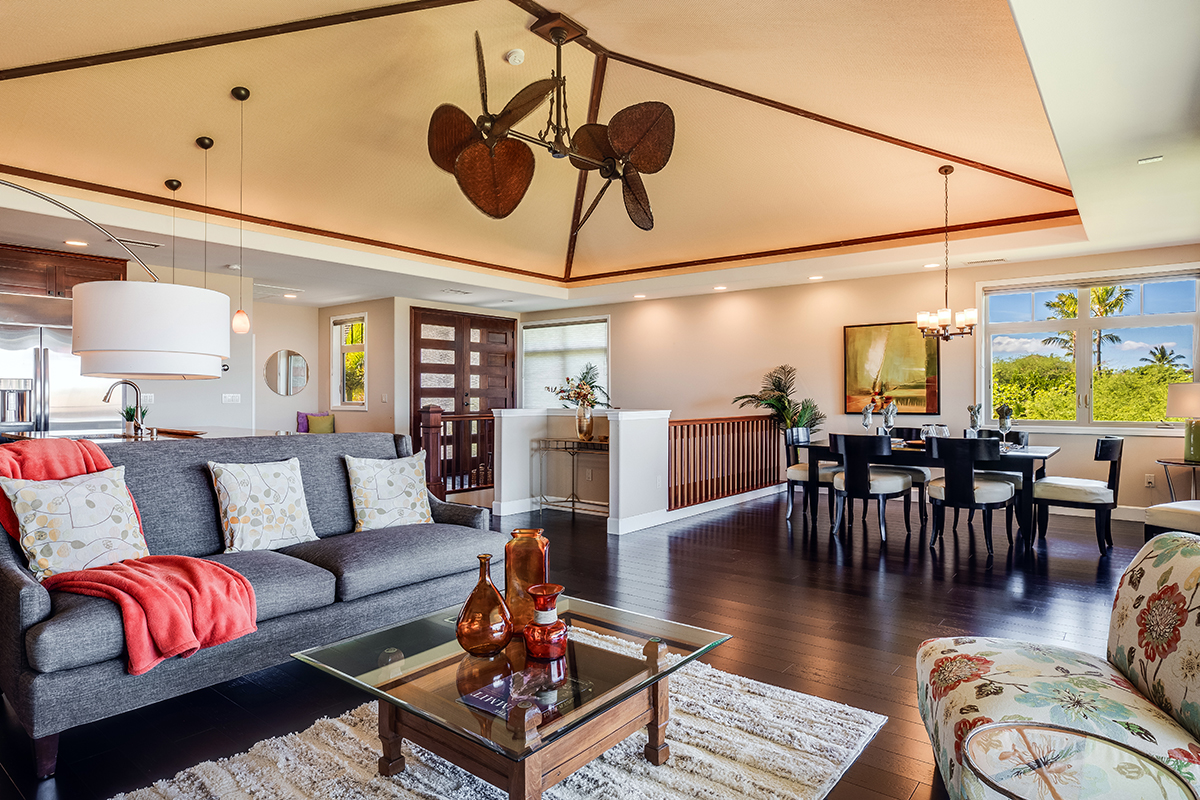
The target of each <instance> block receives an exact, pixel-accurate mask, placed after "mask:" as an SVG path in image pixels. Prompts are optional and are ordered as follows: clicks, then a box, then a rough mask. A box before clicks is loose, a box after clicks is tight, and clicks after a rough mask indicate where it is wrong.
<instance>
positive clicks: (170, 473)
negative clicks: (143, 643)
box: [0, 433, 506, 777]
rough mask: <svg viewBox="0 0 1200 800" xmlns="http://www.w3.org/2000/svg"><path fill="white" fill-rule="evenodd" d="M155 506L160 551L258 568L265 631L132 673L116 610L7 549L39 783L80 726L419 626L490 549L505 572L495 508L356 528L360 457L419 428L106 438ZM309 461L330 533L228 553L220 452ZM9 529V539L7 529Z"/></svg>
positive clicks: (20, 710)
mask: <svg viewBox="0 0 1200 800" xmlns="http://www.w3.org/2000/svg"><path fill="white" fill-rule="evenodd" d="M104 452H105V453H106V454H107V455H108V456H109V458H110V459H111V460H112V462H113V465H114V466H124V467H125V480H126V482H127V484H128V486H129V489H130V492H131V493H132V494H133V496H134V498H135V500H136V501H137V503H138V507H139V508H140V510H141V515H142V526H143V530H144V532H145V535H146V543H147V545H148V547H149V550H150V552H151V553H152V554H159V555H161V554H176V555H187V556H199V557H204V558H211V559H213V560H214V561H220V562H222V563H224V564H226V565H228V566H230V567H232V568H233V569H235V570H237V571H238V572H239V573H241V574H242V575H244V576H245V577H246V578H247V579H248V580H249V581H250V584H251V585H252V586H253V587H254V591H255V595H256V598H257V601H258V630H257V631H256V632H255V633H252V634H250V635H248V636H244V637H242V638H240V639H237V640H234V641H232V642H228V643H226V644H222V645H218V646H216V647H211V648H207V649H204V650H200V651H199V652H197V653H196V654H195V655H193V656H191V657H190V658H186V659H180V658H173V659H169V660H167V661H165V662H163V663H162V664H159V665H158V666H156V667H155V668H154V669H152V670H151V671H150V672H148V673H146V674H145V675H140V676H133V675H129V674H128V673H127V672H126V661H125V656H124V652H125V638H124V629H123V626H122V623H121V615H120V612H119V610H118V609H117V606H116V604H114V603H112V602H110V601H108V600H103V599H100V598H95V597H87V596H84V595H77V594H70V593H67V592H48V591H46V589H44V588H43V587H42V585H41V584H40V583H38V582H37V581H36V580H34V578H33V576H32V574H31V573H30V572H29V570H28V568H27V567H26V566H25V559H24V556H23V555H22V554H21V553H20V551H19V549H18V547H17V546H16V543H15V542H12V541H11V539H10V540H9V545H8V546H0V689H3V691H4V695H5V696H6V697H7V698H8V701H9V703H11V705H12V707H13V709H14V710H15V711H16V715H17V717H18V719H19V720H20V721H21V724H22V725H23V726H24V727H25V730H26V731H27V732H28V733H29V735H30V736H31V737H32V738H33V741H34V753H35V757H36V760H37V765H36V766H37V772H38V776H39V777H46V776H48V775H50V774H52V773H53V772H54V769H55V761H56V758H57V751H58V735H59V733H61V732H62V731H64V730H67V729H68V728H72V727H74V726H76V725H82V724H85V723H88V722H92V721H95V720H99V719H103V718H105V717H110V716H113V715H115V714H120V713H122V712H125V711H130V710H132V709H135V708H139V707H141V706H146V705H150V704H151V703H155V702H157V701H159V700H164V699H167V698H170V697H174V696H176V695H180V694H184V693H186V692H191V691H194V690H196V689H201V688H203V687H206V686H211V685H213V684H216V683H221V682H223V681H228V680H232V679H234V678H237V677H239V676H241V675H244V674H246V673H249V672H253V671H255V670H259V669H263V668H265V667H269V666H272V665H275V664H280V663H282V662H284V661H286V660H287V659H288V657H289V654H290V653H293V652H295V651H297V650H302V649H304V648H308V647H314V646H317V645H322V644H328V643H330V642H334V641H337V640H340V639H343V638H346V637H348V636H352V635H355V634H358V633H362V632H366V631H370V630H374V629H376V628H380V627H384V626H386V625H390V624H395V623H400V622H404V621H406V620H409V619H413V618H415V617H418V616H421V615H424V614H427V613H429V612H431V611H435V610H437V609H438V608H442V607H444V606H448V605H451V604H453V603H456V602H460V601H462V600H464V599H465V598H466V596H467V594H468V593H469V592H470V590H471V588H472V586H473V585H474V583H475V581H476V579H477V574H478V561H477V560H476V559H475V556H476V554H478V553H493V554H494V555H495V556H496V562H500V563H496V562H493V563H496V567H495V569H496V574H498V575H500V576H502V575H503V569H504V568H503V562H502V557H503V554H504V544H505V542H506V537H504V536H502V535H501V534H499V533H495V532H492V531H490V530H488V526H489V522H490V520H489V515H488V512H487V511H486V510H484V509H482V508H475V507H472V506H463V505H456V504H452V503H442V502H439V501H438V500H437V499H436V498H434V497H432V496H431V497H430V503H431V505H432V507H433V509H432V510H433V518H434V520H435V522H434V523H433V524H424V525H407V526H400V527H394V528H386V529H382V530H374V531H362V532H360V533H354V532H353V531H354V513H353V508H352V504H351V499H350V486H349V478H348V476H347V473H346V467H345V463H344V461H343V458H342V457H343V456H344V455H352V456H357V457H359V458H396V457H397V456H408V455H411V454H412V449H411V442H410V440H409V438H408V437H407V436H393V435H392V434H388V433H339V434H328V435H319V436H315V435H314V436H279V437H254V438H239V439H205V440H200V439H197V440H179V441H157V442H125V443H114V444H109V445H105V447H104ZM293 456H294V457H296V458H298V459H299V460H300V470H301V474H302V476H303V479H304V490H305V496H306V499H307V501H308V510H309V514H310V516H311V518H312V524H313V529H314V530H315V531H316V533H317V536H318V537H320V538H319V540H318V541H316V542H306V543H303V544H299V545H292V546H290V547H286V548H283V549H282V550H280V551H270V550H262V551H253V552H245V553H229V554H225V553H223V552H222V551H223V550H224V544H223V541H222V534H221V525H220V521H219V518H218V515H217V505H216V496H215V493H214V491H213V487H212V482H211V479H210V475H209V471H208V467H207V462H208V461H210V460H212V461H222V462H238V463H251V462H264V461H282V460H284V459H288V458H292V457H293ZM5 538H6V539H7V538H9V537H5Z"/></svg>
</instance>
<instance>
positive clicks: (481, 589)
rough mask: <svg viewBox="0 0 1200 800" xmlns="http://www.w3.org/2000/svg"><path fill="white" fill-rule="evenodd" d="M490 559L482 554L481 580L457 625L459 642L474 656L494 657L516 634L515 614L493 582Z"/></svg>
mask: <svg viewBox="0 0 1200 800" xmlns="http://www.w3.org/2000/svg"><path fill="white" fill-rule="evenodd" d="M491 562H492V556H491V554H490V553H484V554H482V555H480V556H479V583H477V584H475V588H474V589H473V590H472V591H471V595H470V596H469V597H468V598H467V602H466V603H465V604H464V605H463V607H462V611H460V612H459V614H458V622H457V623H456V624H455V626H454V635H455V637H456V638H457V639H458V643H459V644H460V645H461V646H462V649H463V650H466V651H467V652H468V653H470V654H471V655H473V656H494V655H496V654H497V653H499V652H500V651H501V650H503V649H504V648H505V647H507V646H508V643H509V641H511V640H512V636H513V627H512V617H511V616H509V613H508V607H507V606H505V605H504V598H503V597H501V596H500V592H498V591H497V590H496V586H495V584H493V583H492V576H491Z"/></svg>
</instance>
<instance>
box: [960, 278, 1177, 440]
mask: <svg viewBox="0 0 1200 800" xmlns="http://www.w3.org/2000/svg"><path fill="white" fill-rule="evenodd" d="M1196 293H1197V280H1196V278H1195V277H1194V276H1191V275H1186V276H1178V275H1177V276H1173V277H1161V278H1147V277H1144V276H1133V277H1131V278H1130V279H1129V280H1113V279H1109V280H1105V281H1086V282H1085V281H1080V282H1071V283H1063V284H1061V285H1049V286H1038V287H1036V288H1023V289H1013V288H1009V287H1005V288H1003V289H1000V288H996V289H994V290H985V326H984V330H985V336H984V337H983V347H984V350H985V358H984V363H985V364H986V365H988V367H989V374H988V375H987V379H988V381H990V385H991V393H990V395H991V396H990V402H991V415H992V417H995V415H996V413H995V409H996V407H997V406H999V405H1001V404H1002V403H1007V404H1008V405H1009V406H1011V407H1012V409H1013V415H1014V417H1015V418H1017V419H1024V420H1057V421H1067V422H1072V423H1077V424H1078V423H1084V424H1091V423H1098V424H1112V423H1114V422H1119V423H1123V424H1124V423H1139V422H1140V423H1157V422H1159V421H1160V420H1161V419H1162V418H1163V416H1164V414H1165V412H1166V405H1167V384H1169V383H1180V382H1185V381H1191V380H1192V368H1193V366H1194V365H1195V354H1196V330H1197V325H1196V323H1197V315H1196V308H1197V295H1196Z"/></svg>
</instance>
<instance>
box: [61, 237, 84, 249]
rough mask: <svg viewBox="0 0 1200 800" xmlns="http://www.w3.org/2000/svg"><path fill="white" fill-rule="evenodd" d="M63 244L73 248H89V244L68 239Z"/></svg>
mask: <svg viewBox="0 0 1200 800" xmlns="http://www.w3.org/2000/svg"><path fill="white" fill-rule="evenodd" d="M63 244H69V245H71V247H87V242H81V241H79V240H78V239H67V240H66V241H65V242H63Z"/></svg>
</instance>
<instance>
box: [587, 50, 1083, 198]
mask: <svg viewBox="0 0 1200 800" xmlns="http://www.w3.org/2000/svg"><path fill="white" fill-rule="evenodd" d="M608 57H609V58H611V59H613V60H614V61H620V62H621V63H623V64H628V65H630V66H632V67H639V68H641V69H644V70H647V71H649V72H656V73H658V74H659V75H665V76H666V77H668V78H674V79H676V80H680V81H685V82H687V83H692V84H695V85H697V86H703V87H704V88H706V89H712V90H713V91H716V92H722V93H724V94H728V95H732V96H733V97H738V98H740V99H742V100H748V101H750V102H751V103H758V104H759V105H763V106H767V107H768V108H774V109H776V110H778V111H783V112H785V113H788V114H793V115H795V116H797V117H803V118H804V119H807V120H811V121H813V122H817V123H820V124H821V125H829V126H830V127H833V128H838V129H840V130H844V131H846V132H848V133H854V134H857V135H859V136H866V137H868V138H871V139H877V140H878V141H881V142H885V143H887V144H891V145H895V146H897V147H903V148H906V149H908V150H915V151H916V152H918V153H924V154H925V155H930V156H935V157H937V158H940V159H944V160H946V161H950V162H952V163H955V164H961V165H962V166H964V167H971V168H972V169H977V170H980V171H982V172H988V173H991V174H992V175H998V176H999V177H1001V178H1007V179H1009V180H1013V181H1017V182H1018V183H1024V184H1027V185H1029V186H1036V187H1037V188H1039V189H1045V190H1046V191H1048V192H1054V193H1056V194H1061V195H1064V196H1066V197H1074V195H1073V194H1072V192H1071V190H1070V189H1068V188H1066V187H1064V186H1056V185H1054V184H1052V183H1047V182H1046V181H1040V180H1038V179H1036V178H1030V177H1029V176H1027V175H1021V174H1019V173H1016V172H1012V171H1010V170H1006V169H1001V168H1000V167H993V166H992V165H990V164H984V163H983V162H981V161H975V160H973V159H970V158H965V157H963V156H957V155H954V154H953V153H947V152H945V151H943V150H937V149H934V148H932V147H926V146H925V145H922V144H918V143H917V142H910V141H907V140H905V139H899V138H897V137H895V136H889V135H888V134H886V133H880V132H879V131H873V130H871V129H869V128H863V127H861V126H859V125H853V124H851V123H849V122H842V121H841V120H838V119H834V118H833V117H826V116H824V115H823V114H817V113H816V112H814V111H808V110H806V109H803V108H797V107H796V106H790V105H788V104H787V103H781V102H779V101H778V100H772V99H771V98H769V97H762V96H761V95H756V94H752V93H750V92H745V91H742V90H741V89H735V88H733V87H732V86H725V85H724V84H721V83H716V82H715V81H710V80H707V79H705V78H697V77H696V76H694V75H688V74H687V73H686V72H679V71H678V70H673V69H670V68H668V67H662V66H659V65H658V64H653V63H651V62H649V61H642V60H641V59H639V58H633V57H632V56H627V55H622V54H621V53H614V52H611V51H610V52H609V54H608Z"/></svg>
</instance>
